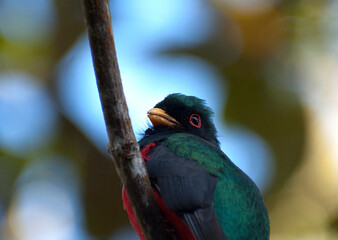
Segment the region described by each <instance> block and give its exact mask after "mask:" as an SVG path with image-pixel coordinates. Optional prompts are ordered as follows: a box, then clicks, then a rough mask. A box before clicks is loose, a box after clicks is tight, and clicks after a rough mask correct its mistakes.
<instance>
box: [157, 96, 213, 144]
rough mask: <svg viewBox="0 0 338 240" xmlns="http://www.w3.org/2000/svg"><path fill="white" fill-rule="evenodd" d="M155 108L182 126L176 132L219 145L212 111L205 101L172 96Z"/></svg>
mask: <svg viewBox="0 0 338 240" xmlns="http://www.w3.org/2000/svg"><path fill="white" fill-rule="evenodd" d="M155 108H161V109H163V110H164V111H165V112H166V113H167V114H168V115H170V116H171V117H173V118H175V119H176V120H177V121H178V122H179V123H180V124H181V125H182V126H177V127H176V129H175V130H176V131H183V132H189V133H191V134H195V135H197V136H199V137H201V138H203V139H205V140H207V141H210V142H212V143H216V144H218V141H217V138H216V130H215V126H214V124H213V123H212V121H211V115H212V111H211V110H210V109H209V108H208V107H206V105H205V104H204V101H203V100H201V99H199V98H196V97H192V96H185V95H182V94H171V95H169V96H167V97H166V98H165V99H164V100H163V101H161V102H159V103H158V104H156V106H155Z"/></svg>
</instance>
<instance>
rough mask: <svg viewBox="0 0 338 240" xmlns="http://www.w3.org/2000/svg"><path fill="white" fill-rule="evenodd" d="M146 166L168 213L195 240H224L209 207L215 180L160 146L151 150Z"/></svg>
mask: <svg viewBox="0 0 338 240" xmlns="http://www.w3.org/2000/svg"><path fill="white" fill-rule="evenodd" d="M146 165H147V169H148V173H149V177H150V181H151V182H152V184H153V186H155V188H156V189H157V191H158V192H159V194H160V195H161V197H162V198H163V200H164V202H165V204H166V206H167V207H168V209H170V210H171V211H174V212H176V213H177V214H178V216H180V218H181V219H182V220H183V221H184V222H185V223H186V225H187V226H188V227H189V229H190V230H191V231H192V232H193V234H194V235H195V237H196V239H197V240H207V239H212V240H224V239H226V236H225V234H224V232H223V230H222V227H221V225H220V224H219V221H218V219H217V216H216V213H215V209H214V205H213V197H214V191H215V188H216V183H217V177H216V176H214V175H211V174H210V173H209V172H208V171H207V170H206V169H205V168H203V167H202V166H200V165H198V164H197V163H196V162H195V161H193V160H191V159H187V158H181V157H178V156H176V155H175V154H174V153H172V152H170V151H169V150H168V149H167V148H166V147H164V146H162V145H159V146H157V147H155V149H153V150H152V152H151V153H150V158H149V161H147V162H146Z"/></svg>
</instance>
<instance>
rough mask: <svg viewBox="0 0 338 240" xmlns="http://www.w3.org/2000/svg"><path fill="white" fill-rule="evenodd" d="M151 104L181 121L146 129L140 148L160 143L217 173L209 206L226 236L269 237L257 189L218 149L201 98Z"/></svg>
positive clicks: (209, 114) (173, 98)
mask: <svg viewBox="0 0 338 240" xmlns="http://www.w3.org/2000/svg"><path fill="white" fill-rule="evenodd" d="M155 107H156V108H161V109H163V110H165V112H166V113H167V114H168V115H169V116H171V117H173V118H175V119H176V120H177V121H178V122H179V123H180V124H181V125H180V126H177V127H174V128H173V127H167V126H154V127H153V128H150V129H148V130H147V131H146V133H145V136H144V138H143V139H142V140H141V141H140V146H141V148H143V147H144V146H146V145H147V144H149V143H151V142H153V143H156V144H157V146H158V145H162V146H164V147H165V148H166V149H168V151H169V152H170V153H173V154H175V155H176V156H177V158H180V159H189V161H190V160H192V161H194V162H196V163H197V164H198V166H200V167H203V168H204V169H206V170H207V171H208V172H209V173H210V174H211V175H213V176H216V177H217V184H216V188H215V190H214V192H213V206H214V211H215V212H216V215H217V218H218V221H219V223H220V225H221V227H222V229H223V231H224V233H225V235H226V237H227V239H269V219H268V213H267V210H266V208H265V205H264V202H263V199H262V196H261V193H260V192H259V190H258V188H257V187H256V185H255V184H254V182H253V181H252V180H251V179H250V178H249V177H248V176H247V175H246V174H245V173H244V172H242V171H241V170H240V169H239V168H238V167H237V166H236V165H235V164H234V163H232V162H231V160H230V159H229V158H228V157H227V156H226V155H225V154H224V153H223V152H222V151H221V149H220V147H219V142H218V140H217V137H216V129H215V126H214V124H213V122H212V111H211V109H210V108H208V107H207V106H206V105H205V102H204V101H203V100H201V99H199V98H196V97H192V96H185V95H182V94H171V95H169V96H168V97H166V98H165V99H164V100H163V101H162V102H160V103H158V104H157V105H156V106H155ZM192 114H197V115H198V116H200V121H201V127H200V128H196V127H194V124H191V122H190V123H189V116H191V115H192ZM168 156H169V154H168ZM168 158H169V157H168ZM170 158H171V159H172V158H173V157H172V156H171V157H170ZM154 161H155V160H154ZM159 161H160V160H159ZM196 169H197V168H196ZM177 171H178V172H179V169H178V170H177ZM152 172H154V174H155V175H156V167H153V168H152ZM174 175H175V174H174ZM173 177H175V176H173ZM187 178H189V176H187ZM193 187H195V188H198V187H199V186H193ZM177 188H180V186H177ZM187 194H188V195H189V193H187ZM169 200H170V199H169Z"/></svg>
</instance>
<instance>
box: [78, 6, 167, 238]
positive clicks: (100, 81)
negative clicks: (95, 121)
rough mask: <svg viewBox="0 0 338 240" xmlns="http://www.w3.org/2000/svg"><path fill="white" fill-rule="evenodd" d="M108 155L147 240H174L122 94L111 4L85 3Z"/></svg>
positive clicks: (85, 14) (84, 8)
mask: <svg viewBox="0 0 338 240" xmlns="http://www.w3.org/2000/svg"><path fill="white" fill-rule="evenodd" d="M82 6H83V10H84V16H85V21H86V24H87V28H88V36H89V42H90V46H91V52H92V57H93V62H94V69H95V75H96V81H97V86H98V90H99V95H100V100H101V105H102V110H103V114H104V119H105V124H106V128H107V133H108V138H109V152H110V154H111V156H112V158H113V160H114V163H115V167H116V171H117V173H118V175H119V176H120V179H121V181H122V183H123V185H124V187H125V190H126V192H127V194H128V198H129V200H130V203H131V204H132V207H133V210H134V212H135V214H136V217H137V219H138V222H139V223H140V225H141V228H142V231H143V234H144V236H145V238H146V239H154V240H155V239H156V240H157V239H172V237H171V235H170V234H169V232H168V229H170V227H169V226H168V225H167V224H166V222H165V221H164V217H163V214H162V213H161V211H160V209H159V207H158V205H157V203H156V200H155V197H154V194H153V190H152V188H151V184H150V181H149V177H148V174H147V171H146V169H145V165H144V162H143V160H142V158H141V155H140V152H139V148H138V144H137V142H136V139H135V135H134V133H133V130H132V127H131V122H130V118H129V115H128V108H127V104H126V101H125V97H124V94H123V88H122V83H121V77H120V71H119V67H118V62H117V57H116V50H115V43H114V37H113V33H112V27H111V18H110V12H109V2H108V0H82Z"/></svg>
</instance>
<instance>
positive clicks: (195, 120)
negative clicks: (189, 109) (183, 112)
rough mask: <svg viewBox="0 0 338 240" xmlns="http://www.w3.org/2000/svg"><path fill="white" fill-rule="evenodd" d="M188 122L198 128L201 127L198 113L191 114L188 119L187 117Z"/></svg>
mask: <svg viewBox="0 0 338 240" xmlns="http://www.w3.org/2000/svg"><path fill="white" fill-rule="evenodd" d="M189 123H190V124H191V125H192V126H194V127H196V128H200V127H201V117H200V115H198V114H195V113H194V114H191V116H190V119H189Z"/></svg>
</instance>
